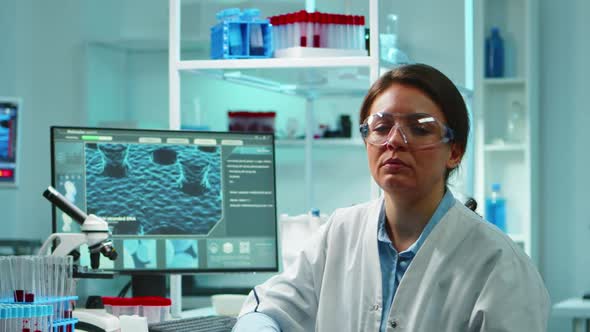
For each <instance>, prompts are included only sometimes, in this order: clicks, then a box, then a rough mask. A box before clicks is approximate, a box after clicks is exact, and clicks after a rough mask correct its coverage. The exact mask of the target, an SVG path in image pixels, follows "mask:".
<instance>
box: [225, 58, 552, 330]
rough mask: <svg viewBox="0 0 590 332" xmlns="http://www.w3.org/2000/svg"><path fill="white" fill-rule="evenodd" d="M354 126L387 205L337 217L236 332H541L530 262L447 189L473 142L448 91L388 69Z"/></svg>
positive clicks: (541, 290)
mask: <svg viewBox="0 0 590 332" xmlns="http://www.w3.org/2000/svg"><path fill="white" fill-rule="evenodd" d="M360 122H361V126H360V129H361V133H362V136H363V138H364V141H365V145H366V148H367V156H368V161H369V168H370V171H371V175H372V176H373V179H374V180H375V181H376V182H377V184H378V185H379V186H380V187H381V189H383V197H382V198H380V199H378V200H375V201H371V202H368V203H364V204H360V205H356V206H353V207H349V208H345V209H338V210H336V211H335V212H334V214H333V215H332V216H331V218H330V220H329V221H328V222H327V224H326V225H324V226H322V227H321V228H320V231H319V232H317V233H316V234H315V235H314V237H312V238H311V240H310V242H309V244H308V245H307V247H306V248H305V249H304V250H303V252H302V253H301V254H300V255H299V256H298V258H297V259H296V261H295V262H294V263H293V265H292V266H290V267H289V268H287V269H286V270H285V271H284V272H283V273H282V274H280V275H278V276H275V277H273V278H271V279H269V280H268V281H267V282H265V283H264V284H262V285H259V286H256V287H255V288H254V290H253V291H252V292H251V293H250V296H249V297H248V299H247V300H246V303H245V304H244V307H243V308H242V312H241V316H240V319H239V320H238V322H237V324H236V326H235V327H234V331H236V332H242V331H280V330H282V331H285V332H292V331H314V330H315V331H351V332H352V331H354V332H358V331H363V332H366V331H414V332H416V331H419V332H422V331H426V332H429V331H453V332H455V331H478V332H480V331H518V332H523V331H527V332H532V331H545V329H546V324H547V316H548V313H549V296H548V294H547V290H546V289H545V286H544V285H543V281H542V280H541V277H540V276H539V273H538V272H537V270H536V269H535V267H534V266H533V264H532V262H531V261H530V259H529V258H528V256H527V255H526V254H525V253H524V252H523V251H522V250H521V249H520V248H519V247H518V246H517V245H515V243H514V242H513V241H512V240H511V239H510V238H508V237H507V236H506V235H505V234H503V233H502V232H501V231H500V230H499V229H497V228H496V227H495V226H493V225H492V224H490V223H488V222H486V221H484V220H482V219H481V218H480V217H479V216H478V215H477V214H475V213H474V212H472V211H471V210H469V209H468V208H466V207H465V206H463V204H461V203H460V202H458V201H457V200H455V198H454V197H453V195H452V194H451V192H450V191H449V190H448V188H447V186H446V183H447V180H448V178H449V174H450V173H451V172H452V171H453V170H455V169H456V168H457V166H458V165H459V163H460V162H461V159H462V157H463V154H464V152H465V148H466V145H467V137H468V133H469V118H468V114H467V109H466V107H465V103H464V102H463V99H462V97H461V95H460V93H459V91H457V89H456V88H455V86H454V85H453V83H452V82H451V81H450V80H449V79H448V78H447V77H446V76H445V75H443V74H442V73H441V72H439V71H438V70H436V69H434V68H432V67H429V66H427V65H423V64H415V65H406V66H402V67H398V68H396V69H393V70H392V71H389V72H387V73H386V74H385V75H383V76H382V77H381V78H380V79H379V80H378V81H377V82H375V83H374V84H373V86H372V87H371V88H370V90H369V92H368V94H367V96H366V97H365V99H364V101H363V104H362V106H361V111H360Z"/></svg>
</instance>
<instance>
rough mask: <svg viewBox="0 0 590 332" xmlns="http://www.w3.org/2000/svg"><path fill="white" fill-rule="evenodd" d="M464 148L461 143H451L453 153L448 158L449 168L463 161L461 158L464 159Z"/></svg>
mask: <svg viewBox="0 0 590 332" xmlns="http://www.w3.org/2000/svg"><path fill="white" fill-rule="evenodd" d="M464 152H465V151H463V149H462V148H461V147H460V146H459V144H456V143H453V144H451V155H450V156H449V159H448V160H447V168H448V169H454V168H455V167H457V166H458V165H459V164H460V163H461V159H463V153H464Z"/></svg>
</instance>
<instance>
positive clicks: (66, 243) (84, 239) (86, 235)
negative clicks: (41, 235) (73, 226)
mask: <svg viewBox="0 0 590 332" xmlns="http://www.w3.org/2000/svg"><path fill="white" fill-rule="evenodd" d="M43 197H45V198H47V200H49V201H50V202H51V203H53V204H54V205H55V206H57V207H58V208H59V209H60V210H62V211H63V212H64V213H66V214H67V215H68V216H70V217H71V218H72V219H73V220H75V221H76V222H78V224H80V230H81V233H54V234H51V236H49V238H48V239H47V240H46V241H45V243H43V246H42V247H41V249H40V250H39V255H46V254H48V253H49V254H51V255H53V256H66V255H69V254H70V253H72V252H74V256H79V253H78V252H77V250H78V248H79V247H80V246H81V245H83V244H87V245H88V250H89V251H90V265H91V267H92V269H93V270H96V269H98V268H99V265H100V255H103V256H105V257H107V258H109V259H110V260H112V261H114V260H115V259H117V255H118V254H117V251H116V250H115V248H114V247H113V244H112V242H111V240H110V231H109V227H108V224H107V222H106V221H104V220H102V219H100V218H98V217H97V216H95V215H93V214H91V215H86V213H84V212H82V211H81V210H80V209H78V208H77V207H76V206H75V205H73V204H72V203H70V202H69V201H68V200H67V199H66V198H65V197H63V196H62V195H61V194H60V193H59V192H58V191H57V190H55V189H54V188H53V187H51V186H49V187H48V188H47V189H46V190H45V192H43ZM54 241H57V242H58V244H57V247H56V248H55V249H54V250H53V251H51V252H50V248H51V246H52V245H53V242H54Z"/></svg>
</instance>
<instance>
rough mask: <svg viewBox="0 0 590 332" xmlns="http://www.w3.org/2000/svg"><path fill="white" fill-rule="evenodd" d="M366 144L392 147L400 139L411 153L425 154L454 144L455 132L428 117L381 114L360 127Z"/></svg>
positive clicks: (369, 118) (368, 119)
mask: <svg viewBox="0 0 590 332" xmlns="http://www.w3.org/2000/svg"><path fill="white" fill-rule="evenodd" d="M360 131H361V135H362V136H363V139H364V140H365V142H367V143H369V144H372V145H377V146H383V145H387V144H391V142H393V140H394V138H395V135H400V136H401V139H402V141H403V143H404V144H405V145H406V147H407V148H408V149H410V150H421V149H427V148H430V147H433V146H435V145H437V144H441V143H448V142H450V141H452V140H453V138H454V134H453V130H452V129H451V128H448V127H447V126H445V125H444V124H442V123H440V121H438V120H437V119H436V118H435V117H433V116H432V115H430V114H426V113H409V114H398V113H390V112H379V113H375V114H371V115H370V116H369V117H368V118H367V119H366V120H365V121H364V122H363V124H361V125H360Z"/></svg>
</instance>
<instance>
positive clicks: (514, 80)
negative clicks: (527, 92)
mask: <svg viewBox="0 0 590 332" xmlns="http://www.w3.org/2000/svg"><path fill="white" fill-rule="evenodd" d="M525 82H526V81H525V79H524V78H519V77H501V78H486V79H484V84H486V85H492V86H498V85H500V86H502V85H524V84H525Z"/></svg>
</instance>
